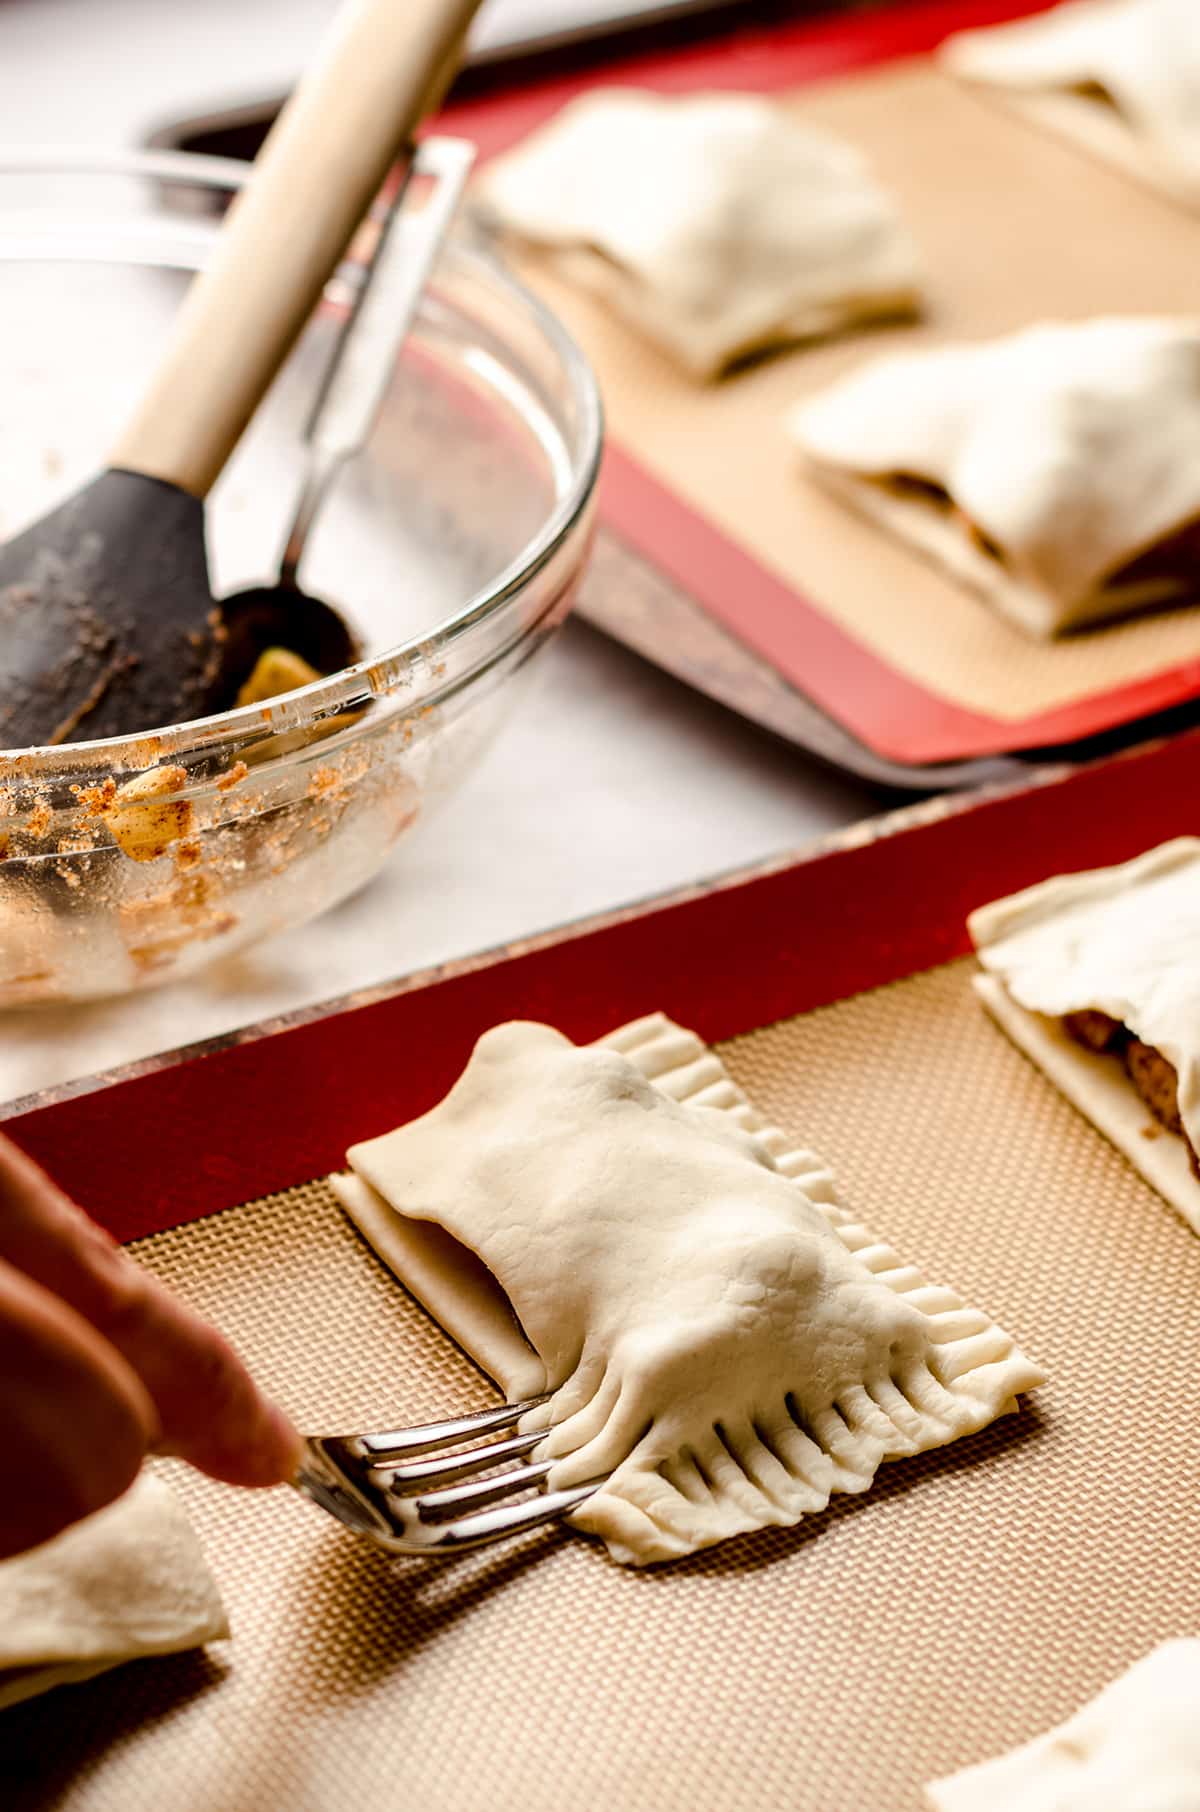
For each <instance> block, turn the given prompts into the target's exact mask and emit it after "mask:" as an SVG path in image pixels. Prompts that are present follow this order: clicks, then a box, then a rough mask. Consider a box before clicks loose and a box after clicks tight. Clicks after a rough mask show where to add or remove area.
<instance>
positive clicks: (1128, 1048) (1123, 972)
mask: <svg viewBox="0 0 1200 1812" xmlns="http://www.w3.org/2000/svg"><path fill="white" fill-rule="evenodd" d="M969 923H970V931H971V936H972V938H973V940H974V942H975V946H976V949H977V950H978V952H979V960H980V962H981V963H982V964H983V967H984V970H985V973H984V974H983V975H982V976H980V977H978V979H977V981H976V987H977V989H978V990H979V993H980V995H981V997H982V999H983V1002H984V1005H985V1006H986V1007H987V1008H988V1011H989V1012H990V1013H992V1015H993V1016H994V1017H995V1018H996V1020H997V1021H998V1022H999V1024H1000V1025H1001V1026H1003V1028H1004V1030H1005V1031H1006V1032H1007V1033H1008V1034H1009V1036H1010V1037H1011V1038H1012V1039H1013V1040H1014V1042H1015V1043H1017V1044H1018V1045H1019V1046H1020V1047H1021V1049H1022V1050H1024V1051H1025V1052H1026V1054H1027V1055H1028V1056H1030V1057H1032V1058H1033V1060H1034V1062H1035V1063H1037V1064H1039V1065H1040V1067H1041V1068H1042V1069H1043V1070H1045V1072H1046V1074H1047V1075H1048V1076H1049V1077H1050V1078H1051V1080H1052V1081H1053V1082H1055V1083H1057V1085H1058V1087H1059V1088H1061V1089H1062V1091H1063V1093H1064V1094H1065V1095H1067V1097H1068V1098H1069V1099H1070V1100H1071V1101H1073V1102H1074V1103H1075V1105H1076V1106H1077V1107H1078V1108H1080V1109H1081V1111H1082V1112H1083V1113H1085V1114H1086V1115H1087V1117H1088V1118H1089V1119H1090V1120H1091V1121H1092V1122H1093V1124H1094V1125H1096V1126H1097V1127H1098V1128H1099V1129H1100V1131H1101V1132H1103V1133H1104V1134H1105V1135H1106V1136H1107V1137H1108V1138H1109V1139H1111V1140H1112V1142H1113V1144H1114V1145H1116V1146H1117V1147H1118V1148H1119V1149H1120V1150H1121V1151H1123V1152H1124V1154H1125V1156H1126V1157H1127V1158H1128V1159H1129V1160H1130V1162H1131V1163H1132V1164H1133V1165H1134V1166H1135V1167H1136V1168H1137V1169H1138V1170H1139V1171H1141V1173H1142V1175H1143V1176H1144V1177H1145V1178H1146V1180H1147V1182H1149V1183H1151V1184H1152V1185H1153V1187H1154V1188H1155V1189H1157V1190H1159V1191H1160V1193H1161V1194H1162V1195H1164V1196H1165V1197H1166V1198H1167V1200H1168V1201H1169V1202H1171V1203H1173V1204H1174V1206H1175V1207H1176V1208H1178V1209H1179V1211H1180V1213H1181V1214H1182V1215H1183V1216H1184V1217H1185V1219H1186V1220H1188V1221H1189V1222H1190V1223H1191V1225H1192V1227H1193V1228H1194V1229H1195V1230H1196V1232H1197V1233H1200V1164H1198V1160H1197V1154H1198V1153H1200V840H1198V839H1196V838H1194V837H1179V838H1177V839H1176V840H1175V841H1174V842H1171V843H1164V844H1163V845H1162V846H1161V847H1160V848H1158V849H1153V850H1150V851H1149V852H1148V853H1147V854H1146V855H1144V856H1139V857H1137V858H1136V860H1134V861H1132V862H1126V863H1123V864H1122V865H1120V866H1119V867H1116V868H1101V869H1092V870H1089V871H1087V872H1086V873H1083V874H1075V875H1061V876H1058V877H1056V878H1055V879H1054V880H1051V881H1045V882H1043V883H1042V884H1041V885H1039V886H1037V887H1030V888H1028V889H1026V891H1025V892H1024V893H1018V894H1014V895H1013V896H1012V897H1011V898H1010V899H1007V900H998V901H996V902H995V903H994V904H992V905H990V906H984V907H981V908H980V910H979V911H978V912H975V913H972V915H971V918H970V921H969Z"/></svg>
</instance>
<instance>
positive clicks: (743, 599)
mask: <svg viewBox="0 0 1200 1812" xmlns="http://www.w3.org/2000/svg"><path fill="white" fill-rule="evenodd" d="M1048 3H1049V0H1036V3H1034V4H1031V3H1030V0H922V3H921V4H915V5H908V4H900V5H892V6H884V7H881V8H878V9H877V10H872V11H868V12H865V13H859V12H853V13H839V14H838V15H836V16H834V17H822V18H820V19H812V18H809V19H803V20H798V21H796V22H794V23H790V24H786V25H783V26H779V25H776V26H772V27H769V28H761V27H760V28H758V29H753V30H745V31H743V32H740V33H738V34H735V35H734V36H732V37H728V36H726V37H722V38H721V39H720V40H719V41H718V42H716V43H712V44H705V43H699V44H697V45H695V46H694V47H693V48H691V49H687V50H684V51H674V52H671V53H670V54H667V55H653V56H641V57H635V58H628V59H623V60H622V61H620V62H619V63H609V64H607V65H605V67H604V68H603V70H602V71H601V72H599V73H597V72H596V71H595V70H594V69H593V70H591V71H588V72H586V73H583V74H581V73H580V72H579V71H577V70H576V71H574V72H572V73H571V74H569V75H564V76H560V77H556V78H553V79H550V80H542V81H539V82H536V83H532V84H529V85H527V86H522V87H518V88H515V89H511V88H505V89H504V90H502V91H500V92H497V93H495V94H492V95H488V96H486V97H485V98H483V99H479V100H474V101H469V102H465V103H463V104H461V105H457V106H454V107H451V108H448V109H447V110H446V111H445V112H444V113H443V115H442V116H441V118H440V119H439V121H438V129H439V130H445V131H452V132H461V133H463V134H465V135H467V136H469V137H471V138H473V139H475V140H476V142H477V143H478V145H479V147H480V151H481V154H482V155H483V156H485V157H486V156H489V155H494V154H495V153H496V152H499V151H502V150H504V149H506V148H507V147H508V146H510V145H512V144H514V143H516V142H517V141H518V140H519V139H520V138H522V137H523V136H524V135H525V134H526V133H527V132H529V131H530V130H532V128H533V127H535V126H537V125H539V124H540V123H541V122H542V121H544V120H545V119H547V118H549V117H550V116H551V115H552V114H553V113H554V112H556V111H557V110H558V108H559V107H561V106H562V105H563V104H564V102H566V101H567V100H569V99H570V98H571V97H572V96H573V95H575V94H577V93H579V92H580V91H581V90H582V89H583V88H585V87H587V86H590V85H593V84H594V83H595V82H597V81H599V80H602V81H604V82H613V81H619V82H628V83H633V84H637V85H640V86H644V87H650V88H655V89H658V90H660V91H663V92H670V91H677V90H685V89H690V88H695V87H710V88H720V87H723V88H751V89H760V90H770V89H793V88H796V87H799V86H801V85H803V84H804V83H806V82H817V81H822V80H826V79H828V78H830V77H835V76H838V75H843V74H846V73H848V72H850V71H852V70H858V69H863V68H866V67H868V66H870V65H872V64H878V63H883V62H887V61H889V60H891V59H894V58H900V57H908V56H917V55H920V54H922V53H924V52H927V51H930V50H932V49H934V48H935V47H936V46H937V45H938V44H939V43H940V42H941V41H942V39H943V38H945V37H946V36H948V35H949V34H950V33H951V32H952V31H958V30H963V29H966V28H969V27H979V26H986V25H993V24H999V23H1001V22H1002V21H1004V20H1007V19H1012V18H1016V17H1021V16H1025V15H1028V14H1031V13H1035V12H1042V11H1045V10H1046V9H1047V5H1048ZM601 499H602V510H603V514H604V516H605V518H606V519H607V521H608V522H609V524H610V525H611V526H612V527H613V528H614V529H615V530H616V531H617V532H618V533H619V534H620V535H621V536H622V537H623V538H624V539H625V540H626V541H627V542H628V543H629V544H630V545H631V546H633V547H634V548H635V549H636V550H637V551H638V552H639V553H641V554H642V555H643V556H644V557H645V558H647V559H648V560H650V561H651V562H652V563H653V564H655V565H657V566H658V567H659V568H660V569H661V570H662V571H663V572H664V573H665V574H666V575H667V576H669V577H670V578H672V579H674V580H675V581H676V582H678V583H679V584H680V585H682V586H683V587H684V588H685V589H686V590H687V591H688V592H689V593H690V595H691V596H692V597H693V598H694V599H695V601H696V602H697V603H698V604H700V605H701V606H703V608H704V609H706V610H707V611H709V612H710V613H711V615H712V616H714V617H715V618H717V619H718V620H719V621H720V622H721V623H722V624H724V625H725V626H726V627H727V628H729V629H731V630H733V631H734V632H735V634H737V635H738V636H739V637H740V638H741V639H742V641H744V642H745V643H746V644H747V645H748V646H750V647H751V648H752V649H753V650H754V651H755V652H756V653H758V654H760V655H763V656H765V657H766V658H767V659H768V660H769V661H770V662H771V663H772V665H773V666H774V667H775V668H776V669H777V670H778V671H779V672H780V673H781V674H782V675H783V676H784V677H785V678H786V679H787V680H789V681H790V682H791V683H792V684H793V685H795V686H796V687H797V688H798V689H799V690H800V691H801V692H803V693H804V694H806V695H807V696H808V697H809V698H811V699H812V700H813V701H814V702H815V703H817V704H818V705H820V706H821V707H822V709H824V710H825V711H827V712H828V713H829V714H830V715H831V716H832V717H834V718H836V719H837V720H838V721H839V722H840V723H842V724H844V725H845V726H846V728H847V729H849V730H850V731H852V732H853V733H854V735H856V736H857V737H858V738H859V739H860V740H861V741H862V742H864V743H866V744H867V745H868V746H869V747H870V748H871V749H873V750H875V751H876V753H878V754H880V755H882V756H885V757H887V758H888V759H890V760H893V761H900V762H906V763H926V762H937V761H953V760H958V759H961V758H963V757H969V756H982V755H995V754H1000V753H1003V752H1006V751H1011V750H1016V749H1035V748H1044V747H1048V746H1056V745H1060V744H1065V743H1069V742H1073V741H1076V740H1077V739H1079V738H1082V737H1087V736H1094V735H1097V734H1099V733H1101V732H1103V731H1105V730H1109V729H1112V728H1114V727H1116V726H1118V725H1120V724H1124V723H1128V722H1131V721H1133V720H1135V719H1137V718H1140V717H1143V716H1147V715H1149V714H1151V713H1154V712H1157V711H1162V710H1166V709H1169V708H1171V707H1173V706H1176V705H1179V704H1181V703H1183V702H1184V701H1185V700H1187V699H1190V698H1192V697H1194V696H1195V695H1196V694H1197V693H1198V692H1200V658H1198V659H1196V660H1189V661H1186V662H1184V663H1182V664H1180V665H1177V666H1173V667H1169V668H1164V669H1162V670H1161V671H1159V672H1156V673H1152V674H1150V675H1148V676H1145V677H1143V678H1141V679H1139V680H1137V681H1136V682H1133V683H1130V684H1127V685H1121V686H1117V687H1115V688H1113V689H1111V690H1108V691H1104V692H1098V693H1094V694H1092V695H1090V696H1088V697H1086V698H1083V699H1079V700H1075V701H1073V702H1071V703H1069V704H1066V705H1063V706H1061V707H1058V708H1056V709H1053V710H1050V711H1044V712H1040V713H1038V714H1036V715H1033V716H1030V717H1026V718H1023V719H1016V720H1013V719H1011V718H997V717H992V716H989V715H986V714H984V713H980V712H976V711H972V710H969V709H966V708H964V707H962V706H960V705H958V704H956V703H955V702H954V701H953V700H952V699H950V698H947V697H945V696H943V695H941V694H939V693H937V692H935V691H932V690H930V689H929V688H927V687H925V686H922V685H921V684H919V683H918V682H916V681H914V680H912V679H910V678H908V677H907V676H906V675H904V674H902V673H900V672H898V671H897V670H896V669H894V668H893V667H891V666H890V665H889V664H888V663H887V662H886V661H884V660H883V659H881V658H880V656H879V655H877V654H875V653H874V652H873V651H872V650H871V649H869V648H868V647H866V646H865V645H864V644H863V643H862V642H860V641H858V640H857V638H856V637H854V636H853V635H851V634H849V633H848V632H847V631H846V630H844V629H842V628H841V627H839V626H838V624H836V623H835V622H834V621H833V620H832V619H831V618H829V617H828V616H826V615H825V614H824V612H823V611H821V610H820V609H819V608H818V607H817V606H816V605H815V604H814V603H813V602H812V601H811V600H810V599H807V598H805V597H803V596H802V595H800V594H799V593H797V592H796V591H794V590H793V589H792V587H791V586H789V585H787V584H786V583H785V582H783V581H782V580H780V579H779V578H777V577H775V576H774V575H773V574H772V573H770V572H768V571H767V570H766V569H765V568H764V567H763V566H762V565H761V564H760V563H759V562H758V561H757V560H756V559H755V558H754V556H753V555H752V554H750V553H748V552H747V551H746V550H745V549H743V548H741V547H739V546H737V545H735V544H734V543H733V542H732V541H730V540H729V539H728V538H727V537H726V536H725V535H724V534H722V533H721V531H720V530H719V529H718V528H716V527H715V525H714V524H713V523H711V522H710V521H708V520H707V519H706V518H704V517H703V516H702V515H699V514H697V512H696V511H695V510H694V509H693V508H692V507H691V506H690V505H689V504H687V503H685V502H683V501H682V499H681V498H679V497H677V496H676V495H674V494H673V493H672V492H671V491H670V490H668V489H667V488H666V487H664V486H663V485H662V484H661V483H660V482H659V481H658V480H657V479H656V478H654V477H651V475H650V474H649V473H648V472H647V471H646V470H645V469H644V468H643V467H642V466H641V465H640V464H639V463H638V461H637V460H636V459H635V458H634V457H632V456H631V454H630V453H629V452H628V451H627V450H626V449H625V448H622V447H619V446H613V445H610V447H609V450H608V454H607V458H606V462H605V470H604V474H603V478H602V483H601Z"/></svg>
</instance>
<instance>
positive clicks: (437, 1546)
mask: <svg viewBox="0 0 1200 1812" xmlns="http://www.w3.org/2000/svg"><path fill="white" fill-rule="evenodd" d="M597 1490H599V1485H576V1486H575V1487H574V1489H573V1490H570V1491H543V1492H540V1493H539V1494H538V1496H537V1497H534V1498H530V1499H529V1500H528V1502H526V1503H523V1504H509V1505H506V1506H505V1507H504V1508H502V1509H499V1510H480V1511H478V1512H476V1514H475V1515H473V1516H464V1517H462V1518H461V1519H460V1520H459V1521H458V1522H456V1523H443V1524H441V1525H440V1526H439V1527H438V1529H437V1533H436V1534H433V1533H430V1534H428V1535H426V1536H425V1537H424V1539H418V1540H414V1542H413V1543H412V1546H411V1548H410V1549H409V1550H408V1551H409V1552H410V1553H411V1552H417V1551H419V1552H422V1553H430V1554H445V1553H448V1552H454V1551H458V1550H461V1549H464V1548H483V1547H486V1546H487V1545H488V1544H489V1543H490V1542H494V1541H501V1540H503V1539H504V1538H505V1537H507V1536H511V1535H524V1534H525V1533H526V1531H527V1530H529V1529H540V1528H541V1526H542V1524H543V1523H552V1522H554V1520H555V1519H556V1518H557V1517H560V1516H569V1515H570V1513H571V1511H572V1510H576V1509H578V1507H579V1505H580V1504H582V1503H583V1502H584V1500H585V1498H589V1497H591V1495H592V1493H593V1492H594V1491H597Z"/></svg>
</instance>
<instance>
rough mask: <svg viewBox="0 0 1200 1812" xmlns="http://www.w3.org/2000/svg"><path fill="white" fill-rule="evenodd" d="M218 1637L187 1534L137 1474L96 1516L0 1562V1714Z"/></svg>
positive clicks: (147, 1478) (221, 1624)
mask: <svg viewBox="0 0 1200 1812" xmlns="http://www.w3.org/2000/svg"><path fill="white" fill-rule="evenodd" d="M228 1634H229V1624H228V1621H227V1619H226V1616H225V1608H224V1606H223V1604H222V1603H221V1597H220V1593H219V1592H218V1590H217V1585H216V1581H215V1580H214V1579H213V1576H212V1574H211V1573H210V1572H209V1570H208V1564H207V1562H206V1561H205V1558H204V1553H203V1550H202V1549H201V1547H200V1543H199V1540H198V1539H197V1536H196V1533H195V1531H194V1530H193V1528H192V1526H191V1524H190V1523H189V1521H188V1519H187V1516H186V1515H185V1513H184V1511H183V1509H182V1507H181V1506H180V1504H179V1503H178V1502H177V1501H176V1499H175V1497H174V1495H173V1493H172V1492H170V1491H169V1490H168V1489H167V1487H166V1486H165V1485H164V1484H163V1483H162V1481H161V1480H160V1479H156V1478H154V1477H153V1476H152V1475H151V1474H150V1473H147V1472H143V1473H142V1474H141V1475H140V1477H139V1478H138V1479H137V1480H136V1481H135V1483H134V1484H133V1485H132V1486H131V1487H130V1489H129V1490H128V1491H127V1492H126V1493H125V1495H124V1497H121V1498H118V1499H117V1501H116V1502H115V1503H113V1504H109V1505H108V1506H107V1508H106V1509H104V1510H99V1511H97V1512H96V1514H95V1515H94V1516H89V1517H87V1518H86V1519H85V1520H84V1521H83V1522H81V1523H76V1524H74V1526H73V1527H72V1528H69V1529H67V1530H65V1531H64V1532H63V1534H61V1535H57V1536H55V1538H54V1540H53V1541H48V1542H45V1543H43V1544H42V1546H41V1547H38V1548H33V1549H31V1550H30V1551H29V1552H28V1553H27V1554H18V1555H16V1556H14V1557H13V1558H12V1559H11V1560H5V1561H0V1708H2V1707H4V1706H6V1705H15V1704H17V1703H18V1701H19V1700H21V1699H29V1698H32V1697H33V1696H34V1694H35V1693H41V1692H47V1691H49V1689H50V1688H51V1687H52V1686H63V1685H67V1684H72V1683H74V1682H76V1681H79V1680H87V1679H90V1678H91V1677H92V1675H93V1674H99V1673H104V1672H105V1671H106V1670H107V1669H108V1668H110V1667H118V1666H120V1664H121V1663H122V1662H123V1661H133V1660H136V1659H137V1658H138V1657H139V1656H142V1655H171V1654H175V1653H177V1652H178V1651H179V1650H181V1649H187V1648H197V1647H199V1646H200V1644H201V1643H204V1642H212V1641H215V1640H216V1639H217V1638H218V1637H220V1636H227V1635H228Z"/></svg>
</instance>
